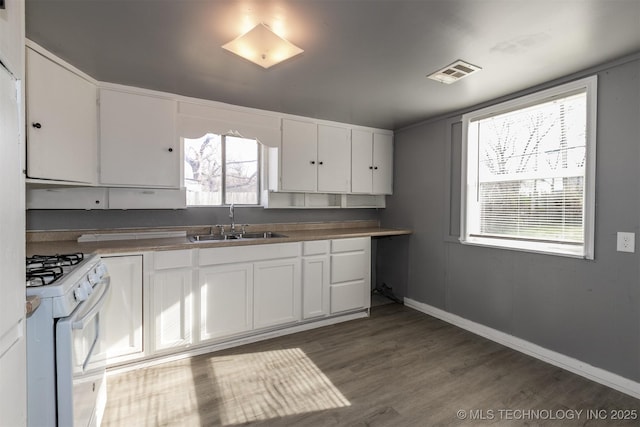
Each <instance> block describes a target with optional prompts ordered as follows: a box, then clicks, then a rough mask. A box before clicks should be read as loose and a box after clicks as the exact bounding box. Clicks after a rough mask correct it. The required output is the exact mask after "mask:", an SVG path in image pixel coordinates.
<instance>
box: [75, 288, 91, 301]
mask: <svg viewBox="0 0 640 427" xmlns="http://www.w3.org/2000/svg"><path fill="white" fill-rule="evenodd" d="M73 296H74V297H76V301H78V302H82V301H84V300H86V299H87V298H88V297H89V295H87V291H86V290H85V289H84V287H83V286H82V285H80V286H78V287H77V288H76V290H75V291H73Z"/></svg>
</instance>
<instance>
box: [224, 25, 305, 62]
mask: <svg viewBox="0 0 640 427" xmlns="http://www.w3.org/2000/svg"><path fill="white" fill-rule="evenodd" d="M222 48H223V49H226V50H228V51H229V52H233V53H235V54H236V55H238V56H241V57H243V58H244V59H247V60H249V61H251V62H253V63H254V64H258V65H260V66H261V67H263V68H269V67H272V66H274V65H276V64H279V63H280V62H282V61H284V60H287V59H289V58H291V57H294V56H296V55H298V54H301V53H302V52H304V50H302V49H300V48H299V47H298V46H296V45H294V44H293V43H291V42H289V41H288V40H286V39H284V38H282V37H280V36H279V35H277V34H276V33H274V32H273V30H271V28H269V27H268V26H266V25H265V24H263V23H260V24H258V25H256V26H255V27H253V28H252V29H251V30H249V31H247V32H246V33H244V34H243V35H241V36H240V37H238V38H236V39H235V40H232V41H230V42H229V43H227V44H225V45H223V46H222Z"/></svg>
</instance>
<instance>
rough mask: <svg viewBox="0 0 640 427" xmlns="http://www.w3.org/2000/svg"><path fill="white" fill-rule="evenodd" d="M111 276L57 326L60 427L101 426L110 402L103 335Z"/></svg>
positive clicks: (60, 320)
mask: <svg viewBox="0 0 640 427" xmlns="http://www.w3.org/2000/svg"><path fill="white" fill-rule="evenodd" d="M109 290H110V283H109V276H105V277H104V278H103V280H102V281H100V282H99V283H97V284H96V285H95V286H94V287H93V292H92V293H91V295H90V296H89V298H87V299H86V300H85V301H83V302H82V304H80V305H79V306H78V307H77V308H76V309H75V310H74V311H73V313H72V314H71V315H70V316H69V317H65V318H62V319H59V320H58V322H57V324H56V371H57V393H58V396H57V397H58V399H57V400H58V426H74V427H86V426H96V425H99V424H100V421H101V419H102V414H103V413H104V407H105V405H106V402H107V383H106V352H105V349H104V348H101V347H103V343H102V336H101V335H100V322H102V321H103V319H102V317H101V312H102V309H103V307H104V304H105V302H106V301H107V297H108V295H109Z"/></svg>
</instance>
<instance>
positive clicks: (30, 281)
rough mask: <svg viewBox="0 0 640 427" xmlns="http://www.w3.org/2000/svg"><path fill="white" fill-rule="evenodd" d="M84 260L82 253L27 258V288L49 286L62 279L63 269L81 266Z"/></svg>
mask: <svg viewBox="0 0 640 427" xmlns="http://www.w3.org/2000/svg"><path fill="white" fill-rule="evenodd" d="M83 259H84V254H82V253H75V254H64V255H59V254H57V255H33V256H31V257H27V259H26V262H27V269H26V273H27V286H44V285H49V284H51V283H53V282H55V281H56V280H58V279H59V278H60V277H62V275H63V274H64V272H63V269H62V267H68V266H73V265H76V264H79V263H80V262H81V261H82V260H83Z"/></svg>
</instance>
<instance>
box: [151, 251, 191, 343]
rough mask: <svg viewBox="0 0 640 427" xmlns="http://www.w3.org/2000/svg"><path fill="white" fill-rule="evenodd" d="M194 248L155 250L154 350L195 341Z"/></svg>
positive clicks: (152, 288) (152, 319) (153, 291)
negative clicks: (193, 333)
mask: <svg viewBox="0 0 640 427" xmlns="http://www.w3.org/2000/svg"><path fill="white" fill-rule="evenodd" d="M191 256H192V251H191V250H189V249H187V250H177V251H162V252H155V253H154V269H153V272H152V274H151V277H150V280H149V315H150V319H149V329H150V337H149V338H150V339H149V342H150V347H151V352H152V353H156V352H159V351H167V350H171V349H176V348H183V347H187V346H189V345H191V344H192V343H193V338H192V333H191V330H192V320H193V314H192V313H193V267H192V261H191Z"/></svg>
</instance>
